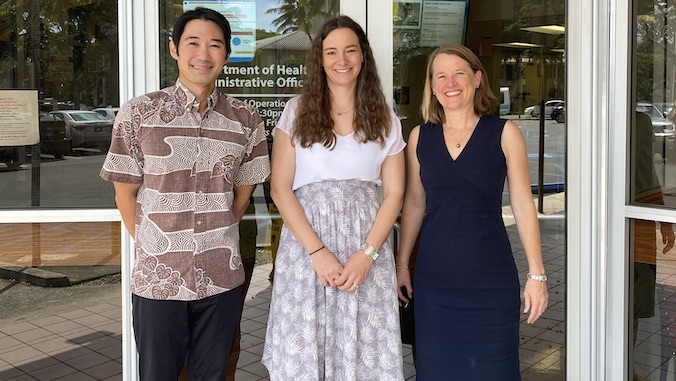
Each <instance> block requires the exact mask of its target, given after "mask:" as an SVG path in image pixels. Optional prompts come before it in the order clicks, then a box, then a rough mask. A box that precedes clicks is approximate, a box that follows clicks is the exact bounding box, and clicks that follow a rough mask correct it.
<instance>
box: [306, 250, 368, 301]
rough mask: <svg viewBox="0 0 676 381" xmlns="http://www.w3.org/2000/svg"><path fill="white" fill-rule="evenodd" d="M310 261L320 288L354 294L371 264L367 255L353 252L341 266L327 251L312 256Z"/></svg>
mask: <svg viewBox="0 0 676 381" xmlns="http://www.w3.org/2000/svg"><path fill="white" fill-rule="evenodd" d="M310 260H311V261H312V267H313V268H314V270H315V273H317V277H318V278H319V282H320V283H321V284H322V286H324V287H335V288H338V289H339V290H341V291H347V292H356V291H357V290H358V289H359V286H360V285H361V284H362V283H364V280H365V279H366V277H367V275H368V273H369V270H370V269H371V264H372V261H371V258H369V257H368V256H367V255H365V254H364V253H359V252H355V253H353V254H352V255H351V256H350V258H348V260H347V262H346V263H345V265H344V266H343V265H341V264H340V262H339V261H338V258H336V256H335V255H334V254H333V253H332V252H331V251H329V250H328V249H323V250H321V251H319V252H317V253H315V254H313V255H312V256H311V257H310Z"/></svg>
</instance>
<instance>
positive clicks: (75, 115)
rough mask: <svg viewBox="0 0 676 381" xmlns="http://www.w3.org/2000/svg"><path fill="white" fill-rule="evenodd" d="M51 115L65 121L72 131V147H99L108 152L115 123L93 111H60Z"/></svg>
mask: <svg viewBox="0 0 676 381" xmlns="http://www.w3.org/2000/svg"><path fill="white" fill-rule="evenodd" d="M50 114H53V115H56V116H58V117H59V118H61V119H63V121H64V122H66V125H67V126H68V129H69V131H70V136H71V141H72V144H71V145H72V147H97V148H99V149H100V150H101V152H105V151H107V150H108V147H109V146H110V139H111V135H112V133H113V122H112V121H110V120H107V119H106V118H104V117H103V116H101V114H97V113H95V112H93V111H80V110H59V111H52V112H51V113H50Z"/></svg>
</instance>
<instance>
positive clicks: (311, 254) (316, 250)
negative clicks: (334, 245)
mask: <svg viewBox="0 0 676 381" xmlns="http://www.w3.org/2000/svg"><path fill="white" fill-rule="evenodd" d="M325 247H326V246H324V245H322V247H320V248H319V249H317V250H315V251H313V252H312V253H310V254H308V255H312V254H314V253H316V252H318V251H319V250H321V249H323V248H325Z"/></svg>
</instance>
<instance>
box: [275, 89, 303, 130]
mask: <svg viewBox="0 0 676 381" xmlns="http://www.w3.org/2000/svg"><path fill="white" fill-rule="evenodd" d="M298 101H299V97H295V98H291V99H290V100H289V101H288V102H287V103H286V106H284V111H282V115H281V116H280V117H279V121H277V126H275V128H274V129H272V137H273V138H274V137H275V133H276V132H277V130H281V131H284V132H285V133H286V134H287V135H289V136H291V132H292V131H293V121H294V120H295V119H296V110H297V109H298Z"/></svg>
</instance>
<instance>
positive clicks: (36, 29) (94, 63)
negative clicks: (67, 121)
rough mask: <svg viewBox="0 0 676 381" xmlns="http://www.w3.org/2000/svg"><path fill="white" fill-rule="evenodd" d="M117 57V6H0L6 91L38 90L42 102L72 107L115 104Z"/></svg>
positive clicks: (20, 1)
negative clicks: (65, 103) (68, 103)
mask: <svg viewBox="0 0 676 381" xmlns="http://www.w3.org/2000/svg"><path fill="white" fill-rule="evenodd" d="M117 55H118V45H117V4H116V2H111V1H97V0H65V1H57V0H2V1H0V71H2V74H3V77H4V79H3V81H7V85H8V86H7V87H10V88H38V89H39V90H41V97H53V98H57V99H60V100H69V101H73V102H74V103H75V104H76V105H77V104H79V103H80V102H82V103H85V104H86V105H88V106H90V107H91V106H98V105H99V104H104V103H105V105H108V104H117V103H118V98H119V91H118V76H117V73H118V70H117V65H118V59H117ZM10 60H11V61H10ZM5 70H6V71H7V73H5ZM4 74H7V75H4ZM3 84H4V83H3Z"/></svg>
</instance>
